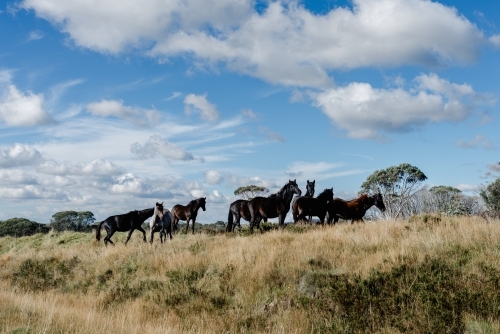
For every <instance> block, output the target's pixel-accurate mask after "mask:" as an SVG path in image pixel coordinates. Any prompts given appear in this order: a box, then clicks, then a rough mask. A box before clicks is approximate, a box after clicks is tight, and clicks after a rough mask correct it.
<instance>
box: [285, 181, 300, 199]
mask: <svg viewBox="0 0 500 334" xmlns="http://www.w3.org/2000/svg"><path fill="white" fill-rule="evenodd" d="M286 188H287V190H288V191H290V192H292V193H294V194H297V195H299V196H300V195H302V190H300V188H299V186H298V185H297V180H296V179H295V180H293V181H292V180H288V183H287V184H286Z"/></svg>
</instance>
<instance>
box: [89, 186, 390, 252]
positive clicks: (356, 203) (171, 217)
mask: <svg viewBox="0 0 500 334" xmlns="http://www.w3.org/2000/svg"><path fill="white" fill-rule="evenodd" d="M314 187H315V181H312V182H309V180H307V186H306V190H307V191H306V194H305V195H304V196H302V191H301V190H300V188H299V187H298V185H297V182H296V180H293V181H292V180H289V181H288V183H287V184H285V185H284V186H283V187H282V188H281V189H280V190H279V191H278V192H277V193H275V194H271V195H269V196H268V197H261V196H258V197H254V198H253V199H251V200H244V199H239V200H237V201H234V202H233V203H231V205H230V207H229V213H228V218H227V226H226V231H227V232H234V229H235V227H240V228H241V225H240V220H241V218H243V219H244V220H246V221H248V222H249V223H250V233H253V229H254V227H257V228H259V229H260V231H261V232H262V229H261V227H260V222H261V221H262V220H264V221H266V222H267V219H270V218H278V221H279V226H280V227H282V226H284V225H285V217H286V215H287V214H288V212H289V211H290V205H291V208H292V215H293V220H294V222H295V223H297V222H299V221H309V223H311V222H312V217H318V219H319V223H321V224H325V221H326V223H327V224H331V223H332V222H333V224H335V223H337V222H338V221H339V219H344V220H350V221H351V223H353V222H354V221H361V220H363V216H364V215H365V213H366V211H367V210H368V209H370V208H371V207H372V206H376V207H377V208H378V209H379V210H381V211H382V212H383V211H385V205H384V201H383V199H382V195H381V194H380V193H378V194H373V195H367V194H362V195H361V196H359V197H358V198H356V199H353V200H350V201H345V200H343V199H341V198H334V197H333V188H326V189H325V190H323V192H321V193H320V194H319V195H318V196H316V197H314ZM205 205H206V197H200V198H198V199H195V200H192V201H190V202H189V203H188V204H187V205H180V204H176V205H174V206H173V207H172V210H168V209H165V208H164V207H163V202H162V203H156V204H155V206H154V208H151V209H145V210H134V211H130V212H128V213H125V214H121V215H114V216H110V217H108V218H106V219H105V220H103V221H102V222H100V223H99V224H97V225H96V239H97V241H100V239H101V229H102V228H104V229H105V230H106V233H107V234H106V237H105V238H104V244H105V245H107V244H108V243H111V244H113V245H114V243H113V241H111V237H112V236H113V234H114V233H115V232H128V235H127V239H126V241H125V244H126V243H127V242H128V241H129V240H130V236H131V235H132V233H133V232H134V230H139V231H141V232H142V234H143V239H144V241H146V231H145V230H144V228H143V227H142V224H143V223H144V221H145V220H146V219H148V218H149V217H151V219H150V222H149V227H150V243H153V238H154V233H155V232H160V242H161V243H163V242H164V241H165V240H166V238H167V235H168V236H169V238H170V239H172V231H174V230H177V226H178V223H179V221H180V220H182V221H186V233H188V230H189V222H191V226H192V231H193V234H194V225H195V222H196V217H197V215H198V210H199V209H200V208H201V209H203V211H205V210H206V208H205Z"/></svg>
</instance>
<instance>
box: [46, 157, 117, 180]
mask: <svg viewBox="0 0 500 334" xmlns="http://www.w3.org/2000/svg"><path fill="white" fill-rule="evenodd" d="M37 172H39V173H42V174H48V175H59V176H65V175H86V176H113V175H118V174H121V173H123V168H121V167H119V166H116V165H115V164H114V163H112V162H111V161H109V160H101V159H96V160H93V161H90V162H83V163H78V164H72V163H70V162H68V161H65V162H56V161H53V160H47V161H44V162H43V163H41V164H40V165H39V166H38V167H37Z"/></svg>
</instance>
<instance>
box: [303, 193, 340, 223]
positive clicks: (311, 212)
mask: <svg viewBox="0 0 500 334" xmlns="http://www.w3.org/2000/svg"><path fill="white" fill-rule="evenodd" d="M332 200H333V188H330V189H328V188H327V189H325V190H323V192H322V193H321V194H319V195H318V197H309V196H307V197H306V196H302V197H300V198H299V199H297V200H296V201H295V207H296V211H294V212H293V220H294V222H295V223H296V222H298V221H299V220H304V219H305V218H306V216H309V217H311V216H316V217H318V218H319V221H320V223H321V224H324V223H325V217H326V210H327V206H328V203H329V202H331V201H332Z"/></svg>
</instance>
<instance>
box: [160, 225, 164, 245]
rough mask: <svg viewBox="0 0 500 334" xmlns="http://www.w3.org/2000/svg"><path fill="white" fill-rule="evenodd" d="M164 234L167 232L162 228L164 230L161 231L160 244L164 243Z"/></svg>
mask: <svg viewBox="0 0 500 334" xmlns="http://www.w3.org/2000/svg"><path fill="white" fill-rule="evenodd" d="M164 233H165V230H164V228H163V227H162V228H161V229H160V243H163V234H164Z"/></svg>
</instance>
